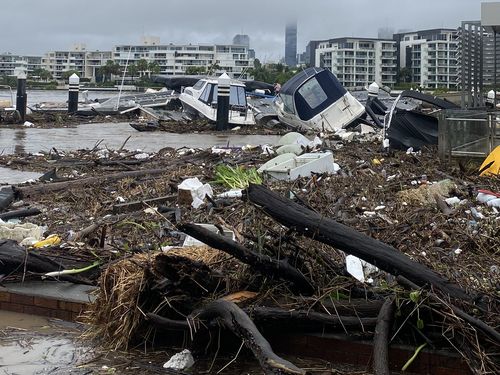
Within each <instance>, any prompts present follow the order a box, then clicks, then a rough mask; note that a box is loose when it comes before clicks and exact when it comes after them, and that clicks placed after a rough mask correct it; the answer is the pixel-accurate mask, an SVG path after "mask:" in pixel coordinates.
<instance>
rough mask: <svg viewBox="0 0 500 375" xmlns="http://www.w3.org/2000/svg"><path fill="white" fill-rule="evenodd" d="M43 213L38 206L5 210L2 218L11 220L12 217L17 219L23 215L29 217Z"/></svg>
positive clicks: (1, 215) (0, 215) (0, 216)
mask: <svg viewBox="0 0 500 375" xmlns="http://www.w3.org/2000/svg"><path fill="white" fill-rule="evenodd" d="M41 213H42V211H40V210H39V209H38V208H23V209H21V210H14V211H9V212H4V213H2V214H0V219H2V220H10V219H16V218H22V217H28V216H35V215H39V214H41Z"/></svg>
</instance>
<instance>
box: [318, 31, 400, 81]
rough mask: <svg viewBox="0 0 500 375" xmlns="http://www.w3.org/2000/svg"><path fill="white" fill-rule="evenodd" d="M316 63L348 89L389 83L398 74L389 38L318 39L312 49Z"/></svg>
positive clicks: (392, 42)
mask: <svg viewBox="0 0 500 375" xmlns="http://www.w3.org/2000/svg"><path fill="white" fill-rule="evenodd" d="M315 51H316V52H315V65H316V66H318V67H324V68H329V69H330V70H331V71H332V73H333V74H335V75H336V76H337V78H338V80H339V81H340V82H341V83H342V84H343V85H344V87H346V88H347V89H356V88H363V87H366V86H368V85H369V84H371V83H372V82H377V83H378V84H379V85H387V86H392V85H394V84H395V83H396V77H397V73H398V71H397V61H396V60H397V53H396V52H397V50H396V43H395V42H394V41H392V40H385V39H371V38H338V39H330V40H327V41H321V42H319V44H318V45H317V46H316V50H315Z"/></svg>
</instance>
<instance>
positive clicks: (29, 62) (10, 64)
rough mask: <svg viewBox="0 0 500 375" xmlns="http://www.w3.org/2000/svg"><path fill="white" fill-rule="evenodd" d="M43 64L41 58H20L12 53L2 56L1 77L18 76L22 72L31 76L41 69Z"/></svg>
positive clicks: (0, 62)
mask: <svg viewBox="0 0 500 375" xmlns="http://www.w3.org/2000/svg"><path fill="white" fill-rule="evenodd" d="M41 64H42V57H41V56H20V55H13V54H11V53H4V54H0V76H2V75H5V76H17V74H18V72H20V71H24V72H27V73H28V74H30V73H32V72H33V71H34V70H35V69H39V68H40V67H41Z"/></svg>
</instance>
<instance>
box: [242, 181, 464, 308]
mask: <svg viewBox="0 0 500 375" xmlns="http://www.w3.org/2000/svg"><path fill="white" fill-rule="evenodd" d="M247 197H248V198H249V199H250V201H251V202H253V203H255V204H256V205H258V206H260V207H261V208H262V210H263V211H264V212H265V213H267V214H268V215H269V216H271V217H273V218H274V219H276V220H277V221H278V222H280V223H281V224H283V225H285V226H287V227H289V228H293V229H294V230H296V231H297V232H299V233H301V234H303V235H305V236H307V237H310V238H312V239H314V240H317V241H320V242H323V243H325V244H327V245H331V246H334V247H335V248H337V249H339V250H342V251H344V252H346V253H348V254H352V255H355V256H357V257H358V258H361V259H363V260H365V261H366V262H369V263H371V264H373V265H375V266H377V267H378V268H380V269H382V270H384V271H386V272H389V273H391V274H393V275H395V276H398V275H403V276H405V277H406V278H408V279H409V280H411V281H413V282H415V283H416V284H418V285H420V286H424V285H427V284H430V285H432V286H434V287H435V288H438V289H439V290H441V291H442V292H444V293H447V294H449V295H450V296H451V297H454V298H457V299H464V300H469V301H470V300H471V299H472V298H471V297H470V296H469V295H467V293H466V292H465V291H464V290H463V289H461V288H460V287H459V286H458V285H456V284H453V283H451V282H449V281H448V280H445V279H444V278H442V277H441V276H440V275H438V274H437V273H436V272H434V271H432V270H430V269H429V268H427V267H426V266H424V265H422V264H420V263H418V262H415V261H413V260H411V259H410V258H409V257H408V256H407V255H405V254H403V253H401V252H400V251H398V250H396V249H395V248H394V247H392V246H389V245H387V244H385V243H383V242H381V241H378V240H375V239H373V238H371V237H369V236H367V235H365V234H363V233H360V232H358V231H356V230H355V229H353V228H350V227H348V226H346V225H343V224H340V223H337V222H336V221H334V220H332V219H329V218H327V217H324V216H322V215H320V214H319V213H317V212H314V211H311V210H309V209H307V208H305V207H303V206H300V205H299V204H297V203H295V202H293V201H292V200H290V199H287V198H284V197H282V196H280V195H279V194H276V193H274V192H272V191H270V190H269V189H267V188H265V187H264V186H261V185H250V187H249V189H248V191H247Z"/></svg>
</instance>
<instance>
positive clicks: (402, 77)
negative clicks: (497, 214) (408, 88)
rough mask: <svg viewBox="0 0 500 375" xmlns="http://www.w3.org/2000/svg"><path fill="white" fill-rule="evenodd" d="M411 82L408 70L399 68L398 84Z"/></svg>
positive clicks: (409, 70)
mask: <svg viewBox="0 0 500 375" xmlns="http://www.w3.org/2000/svg"><path fill="white" fill-rule="evenodd" d="M411 81H412V74H411V69H410V68H407V67H405V68H401V69H400V70H399V73H398V83H410V82H411Z"/></svg>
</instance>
